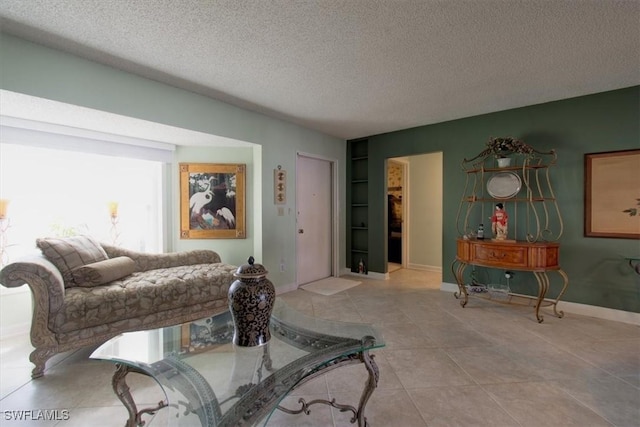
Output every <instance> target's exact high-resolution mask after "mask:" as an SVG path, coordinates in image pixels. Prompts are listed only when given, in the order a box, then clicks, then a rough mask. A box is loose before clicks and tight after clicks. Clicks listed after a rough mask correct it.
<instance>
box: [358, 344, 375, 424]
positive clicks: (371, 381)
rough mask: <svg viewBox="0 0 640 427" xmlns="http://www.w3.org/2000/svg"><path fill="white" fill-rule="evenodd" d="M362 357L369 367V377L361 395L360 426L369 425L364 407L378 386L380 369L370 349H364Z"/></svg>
mask: <svg viewBox="0 0 640 427" xmlns="http://www.w3.org/2000/svg"><path fill="white" fill-rule="evenodd" d="M361 357H362V363H364V366H365V367H366V368H367V372H368V373H369V378H368V379H367V383H366V385H365V388H364V390H363V391H362V396H361V397H360V403H359V405H358V427H365V426H368V425H369V423H367V419H366V417H365V416H364V408H365V406H367V402H368V401H369V398H370V397H371V395H372V394H373V391H374V390H375V389H376V387H378V380H379V379H380V370H379V369H378V365H377V364H376V362H375V360H374V359H373V358H374V356H372V355H370V354H369V352H368V351H364V352H363V353H362V356H361ZM352 422H353V421H352Z"/></svg>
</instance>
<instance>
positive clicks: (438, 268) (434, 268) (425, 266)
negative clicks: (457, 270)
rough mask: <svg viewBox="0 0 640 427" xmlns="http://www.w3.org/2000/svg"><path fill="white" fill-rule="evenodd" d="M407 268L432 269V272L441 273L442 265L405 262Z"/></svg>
mask: <svg viewBox="0 0 640 427" xmlns="http://www.w3.org/2000/svg"><path fill="white" fill-rule="evenodd" d="M407 268H409V269H411V270H420V271H432V272H434V273H442V267H441V266H435V265H424V264H412V263H409V264H407Z"/></svg>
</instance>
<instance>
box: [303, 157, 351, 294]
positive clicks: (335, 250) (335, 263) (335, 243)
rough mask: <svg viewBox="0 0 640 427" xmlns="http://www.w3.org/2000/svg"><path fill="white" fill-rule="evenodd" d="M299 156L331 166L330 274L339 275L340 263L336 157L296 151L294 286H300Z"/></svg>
mask: <svg viewBox="0 0 640 427" xmlns="http://www.w3.org/2000/svg"><path fill="white" fill-rule="evenodd" d="M300 157H306V158H310V159H315V160H323V161H326V162H329V165H330V167H331V174H330V177H331V182H330V183H329V185H330V187H331V254H330V259H331V276H332V277H339V276H340V266H339V265H340V263H339V254H340V252H339V236H340V235H339V222H338V219H339V218H338V200H339V198H338V159H336V158H332V157H326V156H322V155H319V154H313V153H306V152H303V151H297V152H296V228H295V230H296V239H295V242H296V245H295V246H296V287H298V286H300V284H299V283H298V235H297V230H298V207H299V206H298V197H297V192H298V190H299V189H300V187H299V182H298V169H299V164H298V160H299V158H300Z"/></svg>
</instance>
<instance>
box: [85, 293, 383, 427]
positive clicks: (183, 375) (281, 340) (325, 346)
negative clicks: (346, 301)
mask: <svg viewBox="0 0 640 427" xmlns="http://www.w3.org/2000/svg"><path fill="white" fill-rule="evenodd" d="M233 330H234V326H233V320H232V317H231V313H229V312H225V313H221V314H218V315H216V316H213V317H210V318H206V319H202V320H197V321H194V322H189V323H185V324H182V325H177V326H170V327H165V328H160V329H152V330H145V331H138V332H129V333H125V334H122V335H119V336H117V337H115V338H112V339H111V340H109V341H107V342H106V343H104V344H103V345H102V346H100V347H99V348H98V349H96V350H95V351H94V352H93V354H92V355H91V358H93V359H100V360H108V361H112V362H115V364H116V371H115V373H114V376H113V382H112V384H113V389H114V391H115V393H116V395H117V396H118V398H119V399H120V401H121V402H122V403H123V404H124V406H125V407H126V408H127V411H128V412H129V419H128V420H127V423H126V426H127V427H134V426H138V425H143V424H144V420H143V419H142V417H143V415H145V414H151V413H154V412H156V411H158V410H162V411H170V414H168V415H169V419H175V422H173V421H172V422H171V423H170V425H179V426H216V427H217V426H238V425H239V426H252V425H264V424H266V422H267V421H268V418H269V415H270V414H271V413H272V412H273V411H274V410H275V409H276V408H277V409H279V410H282V411H285V412H287V413H290V414H299V413H302V412H304V413H306V414H308V413H309V410H308V408H309V406H310V405H313V404H327V405H330V406H333V407H335V408H338V409H340V410H341V411H351V412H352V413H353V417H352V419H351V422H352V423H356V422H357V424H358V425H359V426H365V425H367V422H366V418H365V416H364V410H365V406H366V404H367V401H368V400H369V397H370V396H371V394H372V393H373V391H374V390H375V388H376V386H377V384H378V377H379V371H378V367H377V365H376V363H375V361H374V356H373V355H370V354H369V350H373V349H375V348H380V347H383V346H384V342H383V339H382V336H381V334H380V333H379V332H378V331H377V330H376V329H375V328H374V327H373V326H372V325H368V324H362V323H345V322H336V321H329V320H324V319H318V318H314V317H310V316H306V315H304V314H302V313H300V312H298V311H296V310H294V309H293V308H291V307H289V306H288V305H287V304H286V303H284V302H283V301H280V300H276V303H275V306H274V309H273V314H272V316H271V320H270V331H271V339H270V340H269V341H268V342H267V343H266V344H264V345H262V346H258V347H239V346H236V345H234V344H233ZM354 363H362V364H364V366H365V368H366V371H367V373H368V376H367V377H366V379H364V388H363V391H362V395H361V396H360V401H359V404H358V407H357V408H355V407H353V406H350V405H343V404H340V403H336V402H335V400H331V401H329V400H321V399H316V400H313V401H310V402H307V401H305V400H304V399H300V400H299V403H300V407H299V408H285V407H282V406H279V403H280V401H281V400H282V399H283V398H284V397H285V396H286V395H287V394H288V393H289V392H290V391H291V390H293V389H294V388H296V387H298V386H299V385H301V384H303V383H305V382H306V381H308V380H310V379H312V378H315V377H316V376H318V375H321V374H323V373H325V372H327V371H328V370H331V369H336V368H339V367H340V366H344V365H347V364H354ZM130 372H136V373H141V374H144V375H148V376H150V377H152V378H153V379H155V381H156V382H157V383H158V384H159V385H160V387H161V388H162V390H163V392H164V395H165V399H164V400H163V401H161V402H159V404H158V405H157V406H156V407H153V408H145V409H138V407H137V405H136V403H135V402H134V400H133V397H132V396H131V393H130V391H129V387H128V386H127V383H126V376H127V374H128V373H130ZM165 415H166V414H165Z"/></svg>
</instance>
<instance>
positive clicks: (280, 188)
mask: <svg viewBox="0 0 640 427" xmlns="http://www.w3.org/2000/svg"><path fill="white" fill-rule="evenodd" d="M273 196H274V203H275V204H276V205H284V204H286V203H287V171H286V170H284V169H282V166H280V165H278V168H277V169H274V170H273Z"/></svg>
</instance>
